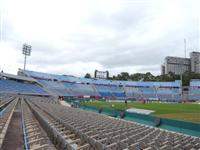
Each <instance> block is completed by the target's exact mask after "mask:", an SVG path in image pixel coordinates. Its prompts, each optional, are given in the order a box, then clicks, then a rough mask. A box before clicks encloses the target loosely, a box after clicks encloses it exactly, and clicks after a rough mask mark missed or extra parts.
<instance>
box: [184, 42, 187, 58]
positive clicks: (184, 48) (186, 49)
mask: <svg viewBox="0 0 200 150" xmlns="http://www.w3.org/2000/svg"><path fill="white" fill-rule="evenodd" d="M184 49H185V58H186V50H187V48H186V39H184Z"/></svg>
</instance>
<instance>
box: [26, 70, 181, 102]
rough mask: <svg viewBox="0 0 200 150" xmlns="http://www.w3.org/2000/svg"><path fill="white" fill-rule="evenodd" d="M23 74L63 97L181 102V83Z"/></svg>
mask: <svg viewBox="0 0 200 150" xmlns="http://www.w3.org/2000/svg"><path fill="white" fill-rule="evenodd" d="M24 74H25V75H27V76H29V77H33V78H35V79H37V80H38V81H39V82H40V83H41V84H42V85H43V86H44V87H46V88H47V89H49V90H51V91H52V92H54V93H56V94H58V95H63V96H81V95H82V96H83V95H88V96H97V97H99V96H101V97H104V98H113V99H115V98H116V99H127V98H129V99H132V98H135V99H145V100H170V101H179V100H180V99H181V82H180V81H175V82H143V81H137V82H133V81H113V80H105V79H88V78H78V77H73V76H62V75H54V74H47V73H40V72H34V71H25V72H24Z"/></svg>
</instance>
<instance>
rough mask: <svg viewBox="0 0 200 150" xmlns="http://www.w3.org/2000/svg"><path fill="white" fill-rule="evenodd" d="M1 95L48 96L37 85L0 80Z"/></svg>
mask: <svg viewBox="0 0 200 150" xmlns="http://www.w3.org/2000/svg"><path fill="white" fill-rule="evenodd" d="M0 92H1V93H20V94H37V95H48V94H47V93H46V92H45V91H44V90H43V89H42V88H41V87H40V86H39V85H37V84H31V83H24V82H18V81H14V80H4V79H0Z"/></svg>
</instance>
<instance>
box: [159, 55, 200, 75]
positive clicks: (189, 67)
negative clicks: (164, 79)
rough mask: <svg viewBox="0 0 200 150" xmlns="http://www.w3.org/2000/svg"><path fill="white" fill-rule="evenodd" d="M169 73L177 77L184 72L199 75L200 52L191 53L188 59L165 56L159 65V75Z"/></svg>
mask: <svg viewBox="0 0 200 150" xmlns="http://www.w3.org/2000/svg"><path fill="white" fill-rule="evenodd" d="M169 72H172V73H175V74H177V75H180V74H183V73H185V72H195V73H200V52H191V53H190V58H183V57H171V56H167V57H166V58H165V60H164V64H163V65H161V74H168V73H169Z"/></svg>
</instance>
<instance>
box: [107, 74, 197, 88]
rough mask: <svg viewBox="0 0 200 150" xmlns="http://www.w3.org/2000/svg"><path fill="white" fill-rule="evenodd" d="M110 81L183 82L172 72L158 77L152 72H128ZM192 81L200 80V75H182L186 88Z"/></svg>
mask: <svg viewBox="0 0 200 150" xmlns="http://www.w3.org/2000/svg"><path fill="white" fill-rule="evenodd" d="M109 79H112V80H122V81H160V82H162V81H166V82H167V81H175V80H181V76H180V75H176V74H174V73H172V72H170V73H169V74H165V75H158V76H154V75H152V74H151V73H150V72H147V73H135V74H129V73H128V72H121V73H120V74H118V75H116V76H113V77H110V78H109ZM191 79H200V74H198V73H189V72H185V73H184V74H183V75H182V81H183V85H184V86H189V83H190V80H191Z"/></svg>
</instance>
